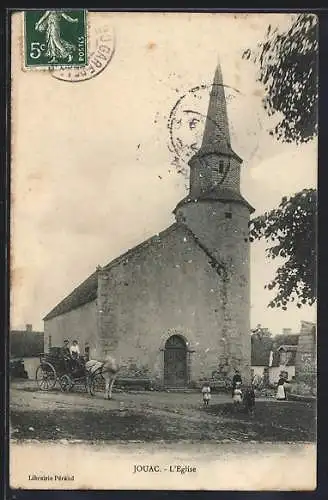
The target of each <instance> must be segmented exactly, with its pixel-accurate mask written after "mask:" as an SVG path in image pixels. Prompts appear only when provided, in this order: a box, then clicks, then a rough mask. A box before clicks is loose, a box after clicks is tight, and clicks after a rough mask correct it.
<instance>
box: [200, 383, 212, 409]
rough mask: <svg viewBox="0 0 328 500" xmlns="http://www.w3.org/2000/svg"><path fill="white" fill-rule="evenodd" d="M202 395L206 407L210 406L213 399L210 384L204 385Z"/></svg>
mask: <svg viewBox="0 0 328 500" xmlns="http://www.w3.org/2000/svg"><path fill="white" fill-rule="evenodd" d="M202 394H203V403H204V405H205V406H208V404H209V402H210V399H211V388H210V384H209V383H208V382H205V383H204V385H203V387H202Z"/></svg>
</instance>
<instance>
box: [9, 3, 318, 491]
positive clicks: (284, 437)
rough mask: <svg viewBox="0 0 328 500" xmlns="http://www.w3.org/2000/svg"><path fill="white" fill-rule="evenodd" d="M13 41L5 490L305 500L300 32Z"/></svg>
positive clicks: (285, 24)
mask: <svg viewBox="0 0 328 500" xmlns="http://www.w3.org/2000/svg"><path fill="white" fill-rule="evenodd" d="M11 37H12V40H11V43H12V53H11V68H12V75H11V85H12V87H11V119H12V122H11V250H10V251H11V270H10V273H11V280H10V282H11V290H10V293H11V304H10V337H9V339H10V365H9V367H10V373H9V374H8V376H9V377H10V394H9V399H10V408H9V419H10V429H9V431H10V486H11V488H14V489H15V488H23V489H90V490H92V489H125V490H126V489H145V490H146V489H155V490H172V489H174V490H199V489H202V490H314V489H315V488H316V395H317V392H316V376H317V361H316V360H317V352H316V346H317V337H316V279H317V277H316V264H317V263H316V224H317V132H318V130H317V123H318V120H317V114H318V113H317V103H318V60H317V59H318V19H317V17H316V16H315V15H313V14H311V13H302V14H286V13H284V14H268V13H262V14H251V13H238V14H234V13H190V12H184V13H182V12H181V13H173V12H162V13H160V12H157V13H150V12H140V13H136V12H124V13H123V12H89V11H84V10H81V9H80V10H69V11H63V10H57V11H47V10H34V11H26V12H16V13H13V14H12V16H11Z"/></svg>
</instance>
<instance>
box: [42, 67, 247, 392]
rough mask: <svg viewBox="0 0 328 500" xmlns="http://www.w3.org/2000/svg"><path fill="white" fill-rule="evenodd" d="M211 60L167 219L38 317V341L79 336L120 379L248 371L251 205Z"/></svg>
mask: <svg viewBox="0 0 328 500" xmlns="http://www.w3.org/2000/svg"><path fill="white" fill-rule="evenodd" d="M241 165H242V159H241V158H240V157H239V156H238V155H237V154H236V153H235V152H234V151H233V149H232V146H231V142H230V132H229V125H228V116H227V106H226V98H225V92H224V86H223V80H222V74H221V69H220V67H219V66H218V67H217V69H216V72H215V76H214V82H213V86H212V90H211V93H210V98H209V106H208V113H207V118H206V123H205V129H204V135H203V140H202V144H201V147H200V149H199V151H198V152H197V153H196V154H195V155H194V156H193V157H192V158H191V159H190V161H189V166H190V189H189V193H188V195H187V196H186V197H185V198H184V199H183V200H181V201H180V202H179V203H178V204H177V206H176V207H175V209H174V212H173V213H174V215H175V220H176V221H175V223H174V224H172V225H171V226H170V227H168V228H167V229H166V230H164V231H163V232H161V233H159V234H157V235H155V236H154V237H152V238H150V239H148V240H146V241H144V242H143V243H141V244H140V245H137V246H136V247H134V248H132V249H131V250H129V251H127V252H126V253H124V254H123V255H121V256H119V257H118V258H116V259H115V260H113V261H112V262H110V263H109V264H107V265H105V266H104V267H102V268H100V267H99V268H97V270H96V271H95V272H94V273H93V274H92V275H91V276H89V277H88V278H87V279H86V280H85V281H84V282H83V283H82V284H80V285H79V286H78V287H77V288H75V290H73V292H72V293H71V294H70V295H68V296H67V297H66V298H64V299H63V300H62V301H61V302H60V303H59V304H58V305H57V306H56V307H55V308H54V309H53V310H52V311H50V312H49V313H48V314H47V316H46V317H45V318H44V323H45V328H44V331H45V343H47V344H48V347H49V346H50V345H53V346H56V345H61V344H62V342H63V340H64V338H69V339H71V340H72V339H74V338H76V339H78V340H79V343H80V346H81V348H82V350H84V349H85V350H87V351H88V352H89V355H90V358H94V359H101V358H102V356H103V354H104V353H106V352H108V353H111V354H112V355H113V356H114V357H115V358H116V359H117V360H118V361H119V363H120V364H121V367H122V368H121V374H122V376H132V377H138V376H141V377H148V378H149V379H151V380H152V382H153V383H154V386H157V387H188V386H193V385H195V384H197V383H199V381H201V380H203V379H206V378H211V377H212V376H213V374H218V373H225V374H227V375H228V376H230V375H231V374H232V372H233V370H234V368H238V369H239V370H240V371H241V373H242V375H243V377H244V378H245V379H248V378H249V376H250V364H251V336H250V244H249V240H248V223H249V219H250V214H251V213H252V212H253V211H254V209H253V208H252V207H251V206H250V204H249V203H248V202H247V201H246V200H245V199H244V198H243V196H242V195H241V193H240V169H241Z"/></svg>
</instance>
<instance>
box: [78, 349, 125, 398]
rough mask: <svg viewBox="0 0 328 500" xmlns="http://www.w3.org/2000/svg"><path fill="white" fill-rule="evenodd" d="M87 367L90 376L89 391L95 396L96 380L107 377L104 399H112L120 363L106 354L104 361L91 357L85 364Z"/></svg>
mask: <svg viewBox="0 0 328 500" xmlns="http://www.w3.org/2000/svg"><path fill="white" fill-rule="evenodd" d="M85 369H86V371H87V374H88V378H89V384H88V385H89V391H90V394H91V395H92V396H93V395H94V394H95V385H96V380H97V379H98V380H99V379H101V378H104V379H105V393H104V399H112V389H113V385H114V382H115V379H116V377H117V373H118V371H119V365H118V363H117V362H116V360H115V359H114V358H112V357H111V356H109V355H106V357H105V359H104V361H96V360H94V359H90V361H87V362H86V364H85Z"/></svg>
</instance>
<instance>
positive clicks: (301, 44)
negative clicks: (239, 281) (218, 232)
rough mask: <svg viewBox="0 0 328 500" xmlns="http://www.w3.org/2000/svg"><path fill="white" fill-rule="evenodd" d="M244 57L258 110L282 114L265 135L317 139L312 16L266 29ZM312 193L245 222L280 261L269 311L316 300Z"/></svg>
mask: <svg viewBox="0 0 328 500" xmlns="http://www.w3.org/2000/svg"><path fill="white" fill-rule="evenodd" d="M243 57H244V58H245V59H249V60H251V61H253V62H254V63H255V64H256V65H257V66H258V70H259V72H258V80H259V81H260V82H261V83H262V84H263V86H264V90H265V97H264V100H263V105H264V109H265V110H266V111H267V113H268V115H269V116H272V115H275V114H277V113H279V114H280V116H282V118H281V119H280V121H278V123H277V125H276V126H275V127H274V129H273V130H271V131H270V133H271V134H272V135H274V136H275V137H276V138H277V140H280V141H284V142H294V143H296V144H299V143H304V142H308V141H310V140H311V139H313V138H314V137H315V136H316V135H317V101H318V78H317V74H318V33H317V18H316V16H314V15H311V14H299V15H296V16H295V17H294V19H293V22H292V25H291V27H290V28H289V29H288V31H287V32H285V33H280V32H279V31H278V29H272V27H271V26H269V28H268V30H267V33H266V37H265V40H264V41H263V42H261V43H260V44H259V45H258V47H257V49H256V50H255V51H254V50H250V49H248V50H246V51H245V52H244V54H243ZM316 211H317V192H316V190H315V189H303V190H302V191H301V192H299V193H297V194H295V195H293V196H291V197H289V198H287V197H284V198H283V199H282V201H281V203H280V205H279V206H278V208H277V209H274V210H271V211H269V212H266V213H265V214H264V215H261V216H259V217H256V218H254V219H252V220H251V222H250V239H251V241H254V239H261V238H264V239H265V240H266V241H267V242H271V243H273V244H272V246H271V247H269V248H267V255H268V256H269V257H270V258H272V259H275V258H277V257H282V258H284V259H286V260H285V263H284V264H283V265H281V266H280V267H278V269H277V271H276V276H275V278H274V279H273V280H272V281H271V282H270V283H269V284H268V285H266V287H267V288H268V289H270V290H272V289H274V288H276V290H277V294H276V296H275V297H274V299H273V300H272V301H271V302H270V303H269V307H282V309H284V310H286V309H287V304H288V303H289V302H293V301H294V300H295V299H297V306H298V307H301V306H302V305H304V304H309V305H311V304H313V303H314V302H315V300H316V235H315V232H316Z"/></svg>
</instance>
